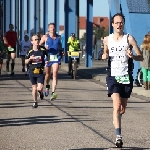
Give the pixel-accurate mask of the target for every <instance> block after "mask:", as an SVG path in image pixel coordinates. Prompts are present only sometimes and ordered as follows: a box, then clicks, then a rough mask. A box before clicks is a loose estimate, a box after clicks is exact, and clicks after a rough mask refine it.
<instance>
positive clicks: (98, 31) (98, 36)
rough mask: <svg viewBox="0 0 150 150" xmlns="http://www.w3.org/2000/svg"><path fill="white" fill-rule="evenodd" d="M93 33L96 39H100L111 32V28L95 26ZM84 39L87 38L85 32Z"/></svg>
mask: <svg viewBox="0 0 150 150" xmlns="http://www.w3.org/2000/svg"><path fill="white" fill-rule="evenodd" d="M93 34H94V35H96V39H98V40H100V39H101V38H102V37H105V36H107V35H108V34H109V30H108V29H107V30H105V28H104V27H99V26H98V27H93ZM81 39H82V40H85V39H86V33H84V34H83V36H82V38H81Z"/></svg>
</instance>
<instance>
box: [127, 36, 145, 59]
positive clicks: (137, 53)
mask: <svg viewBox="0 0 150 150" xmlns="http://www.w3.org/2000/svg"><path fill="white" fill-rule="evenodd" d="M129 45H132V46H133V49H134V51H135V54H136V55H132V59H134V60H135V61H143V56H142V53H141V51H140V49H139V47H138V45H137V42H136V40H135V39H134V37H133V36H131V35H130V36H129Z"/></svg>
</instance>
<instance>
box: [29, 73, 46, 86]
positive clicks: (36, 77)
mask: <svg viewBox="0 0 150 150" xmlns="http://www.w3.org/2000/svg"><path fill="white" fill-rule="evenodd" d="M29 78H30V82H31V83H32V85H35V84H37V83H41V84H43V85H44V79H45V75H44V74H33V73H32V71H31V70H30V71H29Z"/></svg>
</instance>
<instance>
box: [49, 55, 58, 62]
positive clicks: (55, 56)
mask: <svg viewBox="0 0 150 150" xmlns="http://www.w3.org/2000/svg"><path fill="white" fill-rule="evenodd" d="M49 61H58V55H50V56H49Z"/></svg>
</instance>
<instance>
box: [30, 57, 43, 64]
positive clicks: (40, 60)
mask: <svg viewBox="0 0 150 150" xmlns="http://www.w3.org/2000/svg"><path fill="white" fill-rule="evenodd" d="M40 63H42V58H41V56H35V59H34V60H33V61H32V64H40Z"/></svg>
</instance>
